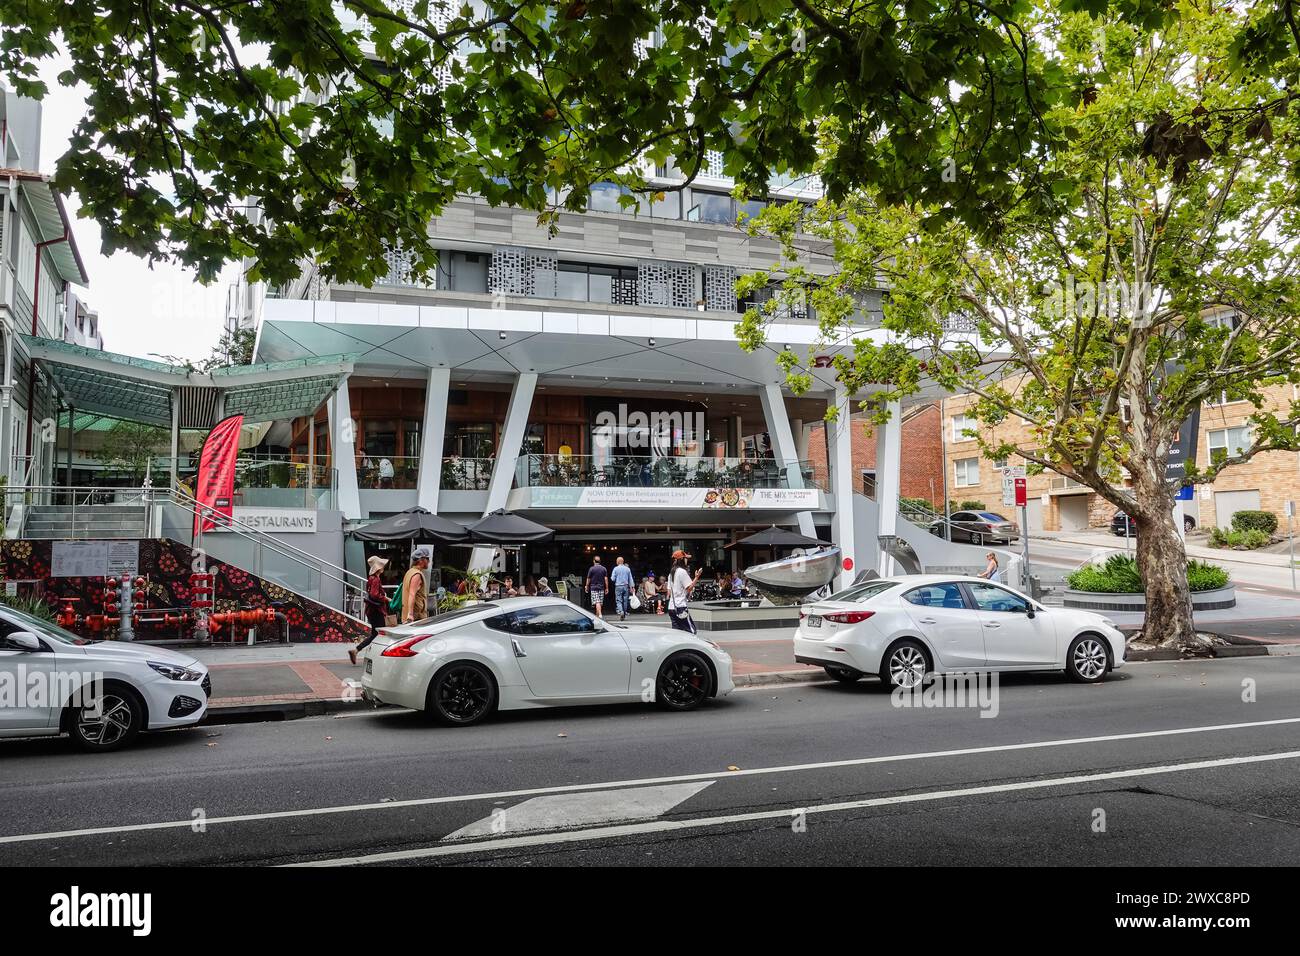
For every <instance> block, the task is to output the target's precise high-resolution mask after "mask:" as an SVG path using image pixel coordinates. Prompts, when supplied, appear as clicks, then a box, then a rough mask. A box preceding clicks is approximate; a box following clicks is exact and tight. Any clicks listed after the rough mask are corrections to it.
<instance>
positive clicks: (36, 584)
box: [0, 539, 369, 643]
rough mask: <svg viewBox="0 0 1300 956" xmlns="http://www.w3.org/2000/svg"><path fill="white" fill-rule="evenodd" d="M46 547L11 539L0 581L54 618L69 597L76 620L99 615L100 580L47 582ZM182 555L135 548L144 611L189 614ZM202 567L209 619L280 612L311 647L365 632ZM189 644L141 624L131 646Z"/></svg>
mask: <svg viewBox="0 0 1300 956" xmlns="http://www.w3.org/2000/svg"><path fill="white" fill-rule="evenodd" d="M53 545H54V542H53V541H44V540H26V539H21V540H14V541H0V574H2V575H3V580H4V581H6V582H18V588H19V591H20V593H23V594H27V593H34V594H39V595H41V596H42V597H43V598H44V600H45V602H46V603H47V604H49V606H50V607H51V608H52V609H53V610H55V611H57V610H58V609H59V607H60V605H61V599H63V598H67V597H71V598H76V599H77V603H76V609H77V612H78V613H79V614H83V615H85V614H95V613H100V612H101V611H102V606H103V588H104V578H102V577H57V578H56V577H53V576H52V575H51V573H50V572H51V560H50V559H51V553H52V551H53ZM192 560H193V558H192V554H191V552H190V549H189V548H188V547H186V546H185V545H183V544H180V543H179V542H176V541H171V540H168V539H146V540H142V541H141V542H140V569H139V573H140V574H141V575H143V576H144V577H145V578H146V579H147V581H148V585H147V591H148V607H149V608H151V609H162V608H169V609H185V610H188V609H189V607H190V599H191V592H190V568H191V562H192ZM208 568H209V570H210V571H212V572H213V573H214V575H215V582H214V583H215V589H216V593H215V595H214V601H213V605H214V608H213V609H214V610H215V611H217V612H228V611H242V610H248V609H258V608H266V607H272V608H274V609H275V610H277V611H280V612H282V613H283V614H284V615H285V617H286V618H287V619H288V622H289V639H290V640H292V641H303V642H316V643H340V642H344V641H355V640H357V639H359V638H360V637H362V636H364V635H365V634H368V633H369V628H368V627H367V625H366V624H365V623H363V622H361V621H358V620H355V619H354V618H351V617H348V616H347V615H345V614H342V613H340V612H338V611H335V610H332V609H331V608H328V607H326V606H324V605H323V604H318V603H317V602H315V601H313V600H311V599H309V598H305V597H302V596H301V595H298V594H296V593H294V592H293V591H290V590H288V589H286V588H283V587H281V586H280V585H278V584H275V583H273V582H271V581H267V580H265V579H264V578H260V577H257V576H256V575H254V574H250V573H249V572H247V571H245V570H243V569H242V568H238V567H235V566H234V565H232V564H226V563H224V562H222V561H218V560H217V559H215V558H212V557H209V558H208ZM78 630H80V631H82V632H84V633H85V636H87V637H91V636H97V637H101V638H103V637H110V638H111V637H113V636H115V629H108V630H104V631H101V632H100V633H99V634H97V635H92V634H90V633H89V631H88V630H86V629H85V628H78ZM246 634H247V630H246V629H245V628H241V629H240V634H239V636H238V637H236V636H235V635H232V634H231V633H230V629H229V628H225V629H222V630H221V631H219V632H218V633H217V634H216V635H215V640H217V641H222V640H225V641H229V640H231V639H232V638H234V639H235V640H237V641H238V642H239V643H242V642H243V638H244V637H245V636H246ZM181 636H184V637H189V636H190V632H188V630H187V633H184V634H182V633H181V632H180V629H179V628H178V627H177V626H176V625H172V626H170V627H164V626H161V625H144V626H142V627H140V628H139V629H138V630H137V633H136V639H137V640H151V639H152V640H174V639H176V638H177V637H181ZM282 636H283V625H281V624H279V623H277V624H275V625H269V624H268V625H261V626H259V627H258V629H257V640H258V641H259V642H261V641H278V640H281V639H282Z"/></svg>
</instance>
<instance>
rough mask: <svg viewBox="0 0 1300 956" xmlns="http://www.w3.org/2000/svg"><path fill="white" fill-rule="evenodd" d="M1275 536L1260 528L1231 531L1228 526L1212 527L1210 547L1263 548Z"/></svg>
mask: <svg viewBox="0 0 1300 956" xmlns="http://www.w3.org/2000/svg"><path fill="white" fill-rule="evenodd" d="M1272 540H1273V538H1272V537H1271V536H1270V535H1269V534H1267V533H1266V532H1264V531H1261V530H1260V529H1258V528H1251V529H1250V530H1248V531H1229V530H1228V529H1226V528H1211V529H1210V547H1212V548H1249V549H1251V550H1253V549H1255V548H1262V547H1264V546H1265V545H1266V544H1268V543H1270V542H1271V541H1272Z"/></svg>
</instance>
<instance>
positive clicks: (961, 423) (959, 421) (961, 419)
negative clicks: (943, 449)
mask: <svg viewBox="0 0 1300 956" xmlns="http://www.w3.org/2000/svg"><path fill="white" fill-rule="evenodd" d="M976 425H977V422H976V421H975V419H974V417H973V416H971V415H954V416H952V440H953V441H954V442H959V441H973V440H974V439H973V438H972V437H971V436H970V435H967V434H966V430H967V429H969V430H971V431H975V427H976Z"/></svg>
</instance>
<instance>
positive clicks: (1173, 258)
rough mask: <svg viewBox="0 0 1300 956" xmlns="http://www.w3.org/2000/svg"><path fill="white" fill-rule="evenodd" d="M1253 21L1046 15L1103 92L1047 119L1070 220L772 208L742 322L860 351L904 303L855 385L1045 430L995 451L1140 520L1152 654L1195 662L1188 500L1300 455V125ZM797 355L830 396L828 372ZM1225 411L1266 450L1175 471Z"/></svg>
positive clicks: (989, 448) (1049, 212)
mask: <svg viewBox="0 0 1300 956" xmlns="http://www.w3.org/2000/svg"><path fill="white" fill-rule="evenodd" d="M1243 16H1245V15H1244V14H1242V13H1240V12H1234V11H1233V10H1232V9H1231V8H1220V7H1213V8H1212V7H1209V6H1208V5H1207V6H1206V7H1204V8H1203V9H1202V8H1198V7H1194V6H1192V5H1187V4H1184V5H1183V7H1182V16H1181V17H1180V19H1179V21H1178V22H1177V24H1176V26H1175V27H1173V28H1170V29H1167V30H1148V29H1143V28H1141V27H1139V26H1135V25H1133V24H1131V23H1125V22H1121V21H1118V20H1109V21H1098V20H1094V19H1092V18H1091V17H1090V16H1088V15H1086V14H1081V13H1072V12H1068V11H1063V10H1062V9H1060V8H1059V7H1056V6H1054V5H1052V4H1043V5H1042V6H1041V7H1040V8H1039V10H1038V12H1037V14H1036V15H1035V18H1034V21H1033V23H1032V24H1031V25H1027V27H1028V28H1030V29H1031V32H1032V33H1033V34H1034V35H1036V36H1040V37H1050V38H1051V43H1050V45H1049V44H1044V49H1043V51H1042V52H1040V54H1039V55H1042V56H1048V55H1050V56H1052V57H1055V58H1057V60H1058V62H1059V64H1060V66H1061V69H1062V70H1064V71H1065V72H1066V73H1067V75H1070V76H1074V77H1078V78H1079V80H1080V82H1079V83H1078V84H1077V85H1078V88H1079V90H1080V92H1079V95H1078V96H1077V97H1076V98H1075V99H1074V100H1073V101H1072V102H1063V103H1061V104H1059V105H1057V106H1056V107H1054V108H1053V109H1052V111H1051V112H1050V114H1049V115H1048V116H1047V117H1046V119H1047V122H1048V123H1049V124H1050V125H1052V126H1053V127H1054V128H1058V129H1060V130H1061V131H1062V132H1063V135H1062V136H1061V137H1060V138H1059V139H1058V140H1056V141H1055V142H1054V143H1053V144H1052V146H1051V149H1050V154H1049V155H1048V156H1047V157H1046V159H1045V161H1044V162H1043V165H1042V169H1041V172H1040V175H1041V178H1042V180H1043V181H1044V182H1046V183H1048V185H1049V191H1050V195H1051V197H1052V201H1051V202H1050V203H1049V204H1045V205H1037V204H1025V205H1021V206H1017V205H1015V204H1014V203H1013V204H1012V206H1011V208H1010V209H1009V211H1008V213H1007V215H1006V216H1005V217H1004V219H1003V221H1002V224H1001V228H1000V229H999V230H997V231H996V232H990V231H980V230H977V229H974V228H971V227H969V226H967V225H964V224H961V223H958V222H953V221H947V222H945V223H943V224H941V225H939V226H937V227H936V226H935V224H934V222H933V220H932V218H931V210H930V208H929V207H928V206H926V205H925V204H923V203H908V204H900V203H894V202H891V201H889V197H887V196H884V195H883V194H882V193H881V192H880V191H879V190H871V189H866V190H862V191H859V192H857V193H855V194H854V195H853V196H851V197H849V198H848V199H846V200H844V201H841V202H830V201H827V202H824V203H823V204H821V206H820V207H818V208H817V209H816V210H814V211H812V212H811V213H807V212H805V211H804V210H801V209H798V208H796V207H793V206H790V207H781V208H778V209H770V210H768V211H766V212H765V213H764V214H763V215H762V216H760V217H759V218H758V219H757V220H756V221H755V222H754V223H752V224H751V229H753V230H754V231H756V232H757V231H766V232H770V233H772V234H774V235H777V236H780V237H781V238H782V240H783V242H784V243H785V247H786V254H787V255H788V256H790V257H792V258H791V263H790V264H789V265H788V267H787V268H786V270H785V271H784V272H782V273H781V274H780V285H781V292H780V295H778V296H777V297H776V298H774V299H772V300H771V301H770V302H769V303H768V305H767V311H763V310H758V309H751V310H750V312H749V313H748V314H747V315H746V316H745V318H744V320H743V321H742V323H741V324H740V326H739V327H738V335H739V337H740V340H741V342H742V344H743V345H744V346H745V347H746V348H750V349H752V348H755V347H756V346H758V345H759V344H761V342H762V341H764V336H765V328H766V325H767V323H768V322H769V321H770V320H771V317H772V314H773V313H774V311H775V310H778V309H780V307H781V305H782V300H783V299H784V300H786V301H788V300H789V299H792V298H795V297H799V298H807V299H810V300H811V301H812V303H813V305H814V307H815V309H816V311H817V314H818V316H819V320H820V327H819V341H818V342H817V343H816V344H814V345H813V346H812V349H811V352H812V353H816V352H817V351H819V350H824V349H825V346H826V345H827V344H829V343H833V342H842V341H843V340H844V338H845V336H846V335H847V334H848V333H849V325H848V323H849V322H850V321H851V320H852V319H853V317H854V315H855V311H856V310H857V309H858V307H859V304H860V302H861V300H862V295H863V293H865V292H866V291H867V290H871V289H876V288H880V287H882V286H883V287H884V288H885V289H886V290H887V291H886V299H885V304H884V307H883V316H884V318H883V329H882V330H881V331H880V332H879V333H878V334H877V335H876V336H874V337H870V336H868V337H861V338H859V339H858V340H857V341H856V342H855V343H854V348H853V349H852V350H851V351H850V352H847V353H845V354H842V355H839V356H837V357H836V358H835V360H834V362H835V369H836V374H837V378H838V379H839V381H840V382H841V383H842V384H843V385H844V386H845V388H846V389H847V390H848V391H849V392H850V394H857V393H859V392H861V391H863V390H870V391H877V392H878V394H877V398H883V399H891V398H898V397H901V396H903V395H907V394H911V393H914V392H916V391H917V390H918V389H919V387H920V385H921V383H922V381H923V380H924V379H926V378H928V379H931V380H933V381H935V382H937V383H939V384H940V385H942V386H944V387H945V388H948V389H953V390H962V391H969V392H972V393H974V395H975V396H976V397H977V402H976V404H975V406H974V414H975V416H976V418H977V419H978V421H979V422H981V423H982V425H984V426H995V425H1000V424H1002V423H1004V422H1011V423H1014V424H1016V425H1018V426H1022V427H1023V429H1024V431H1025V433H1026V434H1028V435H1029V436H1030V438H1029V440H1028V441H1023V442H1019V443H1013V442H1010V441H1005V440H1002V441H995V440H993V439H991V438H990V437H989V435H990V434H992V432H991V430H990V429H989V428H984V429H982V431H983V438H982V439H981V445H982V451H983V453H984V454H985V455H986V456H987V457H989V458H992V459H1001V458H1006V457H1008V456H1012V455H1017V456H1020V458H1022V459H1023V460H1024V461H1025V462H1026V463H1028V465H1029V467H1030V468H1032V469H1037V470H1039V471H1041V470H1044V469H1046V470H1049V471H1051V472H1054V473H1056V474H1058V475H1064V476H1065V477H1067V478H1071V479H1073V480H1075V481H1078V482H1080V483H1082V484H1083V485H1086V486H1087V487H1088V488H1091V489H1092V490H1093V491H1095V492H1096V493H1097V494H1099V495H1101V496H1102V497H1103V498H1104V499H1105V500H1107V501H1109V502H1110V503H1112V504H1113V505H1115V506H1116V507H1117V508H1119V509H1122V510H1123V511H1125V512H1127V513H1128V514H1129V515H1130V516H1131V517H1132V518H1133V520H1134V522H1135V524H1136V528H1137V542H1136V548H1137V560H1138V565H1139V568H1140V570H1141V574H1142V578H1143V581H1144V586H1145V590H1146V604H1147V614H1146V619H1147V637H1148V638H1150V639H1152V640H1155V641H1158V642H1160V643H1164V644H1168V645H1176V646H1180V647H1184V648H1194V647H1197V646H1198V639H1197V637H1196V633H1195V628H1194V627H1193V622H1192V607H1191V600H1190V595H1189V591H1188V584H1187V574H1186V555H1185V549H1184V543H1183V540H1182V537H1181V536H1180V534H1179V533H1178V529H1177V527H1176V525H1175V519H1174V502H1175V493H1176V491H1177V490H1178V489H1179V488H1182V487H1187V486H1194V485H1198V484H1203V483H1208V482H1211V481H1213V480H1214V479H1215V477H1216V476H1217V475H1218V474H1220V473H1221V472H1222V471H1223V470H1224V469H1225V468H1231V467H1233V466H1235V465H1237V464H1240V463H1242V462H1245V461H1248V460H1249V459H1251V458H1252V457H1254V456H1255V455H1258V454H1261V453H1263V452H1267V451H1270V450H1279V449H1286V450H1295V449H1297V448H1300V441H1298V440H1297V425H1300V403H1294V402H1291V401H1290V397H1291V395H1292V394H1294V393H1293V392H1292V391H1291V389H1289V388H1283V389H1279V388H1277V387H1276V386H1284V385H1288V384H1289V385H1294V384H1296V383H1297V382H1300V361H1297V360H1298V358H1300V287H1298V285H1297V281H1298V280H1297V265H1298V262H1297V253H1298V251H1300V218H1298V217H1300V203H1298V202H1297V199H1300V197H1298V196H1297V185H1296V175H1295V168H1296V162H1297V160H1298V159H1300V121H1298V118H1297V117H1298V113H1300V106H1298V105H1297V103H1296V101H1295V96H1294V94H1293V93H1292V92H1291V90H1290V88H1289V87H1288V86H1287V85H1285V84H1283V83H1281V82H1278V81H1277V80H1276V79H1275V78H1274V77H1271V76H1266V75H1261V74H1259V73H1257V72H1254V71H1251V70H1249V69H1243V68H1242V67H1241V63H1240V58H1239V50H1238V49H1236V48H1235V47H1234V44H1235V43H1236V41H1235V40H1234V39H1233V38H1234V36H1239V35H1240V33H1241V27H1242V18H1243ZM1049 46H1050V49H1049V48H1048V47H1049ZM1291 65H1292V66H1294V60H1293V61H1292V64H1291ZM1026 188H1028V187H1026ZM809 242H818V243H822V244H824V245H825V246H826V247H827V248H830V249H833V251H834V255H835V258H836V260H837V262H838V264H839V266H840V270H839V272H838V274H836V275H834V276H832V277H830V278H829V279H817V278H815V277H813V276H811V275H809V274H808V273H807V272H806V271H805V270H804V269H802V268H801V267H799V266H798V264H797V263H796V262H794V261H793V257H794V256H795V255H796V254H797V252H798V250H799V248H800V247H802V246H804V245H806V244H807V243H809ZM771 279H772V277H771V276H768V275H756V276H752V277H749V278H748V279H746V280H745V282H746V284H748V285H754V286H757V285H760V284H762V283H764V282H768V281H770V280H771ZM782 360H783V362H784V365H785V368H786V370H787V374H788V376H789V379H790V382H791V383H792V385H793V386H794V387H795V389H796V390H800V389H806V388H808V387H809V386H810V384H811V382H810V379H809V377H808V374H807V371H806V369H807V368H808V367H809V363H808V359H807V358H805V357H804V356H801V355H799V354H797V353H785V354H784V355H783V356H782ZM1279 393H1282V394H1284V395H1285V396H1286V400H1285V401H1283V402H1282V403H1281V405H1280V406H1279V404H1278V401H1277V398H1276V396H1277V395H1278V394H1279ZM1225 396H1226V399H1227V400H1229V401H1243V402H1249V403H1251V404H1252V405H1253V406H1254V409H1253V414H1252V416H1251V422H1250V429H1251V432H1250V433H1251V438H1250V440H1249V441H1248V442H1246V443H1245V446H1244V447H1241V448H1233V449H1228V450H1227V453H1226V454H1223V455H1216V456H1215V457H1213V458H1212V459H1211V460H1210V461H1209V462H1208V464H1202V465H1197V464H1196V463H1195V462H1194V461H1191V462H1188V463H1187V464H1186V465H1185V466H1183V467H1182V468H1179V467H1176V466H1175V467H1174V468H1169V467H1167V466H1168V465H1169V462H1170V451H1171V447H1172V446H1174V445H1175V444H1177V441H1178V436H1179V430H1180V427H1181V426H1182V425H1183V423H1184V422H1186V421H1187V420H1188V419H1189V418H1190V417H1191V416H1193V415H1194V414H1195V413H1197V412H1198V410H1199V409H1200V408H1201V406H1202V404H1203V403H1206V402H1213V403H1218V402H1220V401H1223V400H1224V397H1225ZM880 409H881V406H879V405H877V406H873V415H874V416H875V418H876V419H877V420H879V418H880V417H881V416H882V415H884V414H885V413H884V412H883V411H881V410H880ZM1000 431H1001V432H1002V433H1004V434H1005V433H1008V432H1009V431H1011V430H1009V429H1001V430H1000ZM1179 521H1181V517H1180V518H1179Z"/></svg>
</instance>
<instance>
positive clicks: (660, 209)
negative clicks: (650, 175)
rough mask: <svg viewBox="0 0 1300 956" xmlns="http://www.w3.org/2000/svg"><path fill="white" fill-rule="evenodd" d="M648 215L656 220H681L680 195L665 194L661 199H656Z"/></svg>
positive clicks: (674, 193) (677, 193) (678, 193)
mask: <svg viewBox="0 0 1300 956" xmlns="http://www.w3.org/2000/svg"><path fill="white" fill-rule="evenodd" d="M650 215H651V216H653V217H654V218H656V219H681V218H682V194H681V193H680V192H677V191H675V192H666V193H664V194H663V198H662V199H656V200H655V201H654V204H653V205H652V206H651V207H650Z"/></svg>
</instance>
